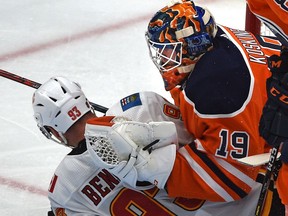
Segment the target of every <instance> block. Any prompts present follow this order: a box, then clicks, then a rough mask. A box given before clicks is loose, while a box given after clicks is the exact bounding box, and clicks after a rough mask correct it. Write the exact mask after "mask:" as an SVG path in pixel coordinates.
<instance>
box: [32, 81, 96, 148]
mask: <svg viewBox="0 0 288 216" xmlns="http://www.w3.org/2000/svg"><path fill="white" fill-rule="evenodd" d="M32 106H33V110H34V118H35V120H36V122H37V126H38V127H39V129H40V130H41V132H42V133H43V134H44V135H45V136H46V137H47V138H48V139H52V140H54V141H56V142H58V143H61V144H67V141H66V139H65V138H64V137H63V134H64V133H65V132H66V131H67V130H68V129H69V128H70V127H71V126H72V125H73V124H74V123H75V122H76V121H77V120H78V119H80V118H81V117H82V116H83V115H84V114H85V113H87V112H89V111H90V110H91V106H90V104H89V102H88V100H87V98H86V96H85V95H84V93H83V91H82V90H81V87H80V85H79V84H78V83H76V82H73V81H70V80H69V79H67V78H65V77H60V76H59V77H52V78H50V79H49V80H48V81H47V82H45V83H44V84H42V85H41V86H40V87H39V88H38V89H37V90H36V91H35V92H34V94H33V99H32ZM45 126H50V127H52V128H53V129H55V130H56V131H57V132H58V133H59V135H60V136H61V137H62V139H63V141H58V140H57V139H56V140H55V139H54V138H53V137H52V133H51V132H50V131H49V130H48V129H47V127H45Z"/></svg>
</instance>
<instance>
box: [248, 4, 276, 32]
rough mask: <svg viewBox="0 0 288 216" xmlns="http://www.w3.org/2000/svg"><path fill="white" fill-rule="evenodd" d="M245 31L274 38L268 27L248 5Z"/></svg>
mask: <svg viewBox="0 0 288 216" xmlns="http://www.w3.org/2000/svg"><path fill="white" fill-rule="evenodd" d="M245 30H246V31H249V32H252V33H253V34H255V35H259V34H260V35H266V36H274V34H273V33H272V32H271V31H270V30H269V28H268V27H266V26H265V25H264V24H263V23H262V22H261V21H260V20H259V19H258V18H257V17H256V16H255V15H254V14H253V13H252V12H251V11H250V9H249V7H248V5H247V4H246V17H245Z"/></svg>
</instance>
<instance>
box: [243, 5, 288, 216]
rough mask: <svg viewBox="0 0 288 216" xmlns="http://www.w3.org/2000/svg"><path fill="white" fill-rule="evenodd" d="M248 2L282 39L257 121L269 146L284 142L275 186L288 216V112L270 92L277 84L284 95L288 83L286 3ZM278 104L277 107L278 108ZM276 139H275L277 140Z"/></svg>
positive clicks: (272, 59)
mask: <svg viewBox="0 0 288 216" xmlns="http://www.w3.org/2000/svg"><path fill="white" fill-rule="evenodd" d="M247 4H248V6H249V8H250V10H251V11H252V12H253V13H254V14H255V15H256V16H257V17H258V18H259V19H260V20H261V21H262V22H263V23H264V24H265V25H267V26H268V27H269V29H271V30H272V32H273V33H274V34H275V35H276V36H277V37H278V38H279V39H280V40H281V42H282V53H281V55H280V56H277V55H273V56H272V57H270V58H268V63H269V64H268V65H269V68H270V70H271V72H272V73H273V75H272V77H271V79H269V80H268V82H267V84H268V85H267V90H268V91H267V92H268V95H270V97H269V98H268V101H267V103H266V106H265V108H264V110H263V117H262V121H261V122H260V133H261V135H262V136H263V137H264V138H265V139H266V141H267V142H268V143H269V144H270V145H274V146H279V145H280V141H281V142H282V141H284V144H283V146H282V151H281V153H282V161H283V163H282V168H281V169H280V171H279V175H278V180H277V189H278V192H279V196H280V197H281V200H282V203H283V204H285V206H286V215H287V216H288V193H287V188H288V181H287V179H288V139H287V138H288V137H287V136H286V135H287V134H288V122H287V121H286V122H285V121H283V119H286V118H285V116H287V112H288V111H287V107H283V104H282V103H281V101H279V100H274V98H273V97H272V95H271V94H270V90H271V88H272V87H273V86H275V84H276V85H277V86H278V87H280V88H278V91H279V89H281V90H280V91H281V94H282V95H287V93H286V91H287V90H288V87H287V85H286V84H285V82H288V80H287V79H286V78H285V79H284V80H282V77H283V76H284V74H287V73H288V48H287V47H288V4H287V1H275V0H265V1H262V0H247ZM271 83H272V84H271ZM277 107H279V108H278V109H277ZM285 110H286V111H285ZM276 113H278V114H276ZM280 114H281V115H282V116H284V117H282V118H278V119H276V117H275V116H277V115H278V116H279V115H280ZM274 118H275V119H274ZM273 121H274V122H277V123H278V125H280V127H279V128H278V129H277V130H278V133H275V128H273V127H271V125H270V124H269V123H270V122H273ZM281 121H282V122H281ZM274 125H276V124H274ZM279 131H282V134H281V133H279ZM283 133H284V134H283ZM276 136H278V137H282V139H275V138H276ZM276 140H278V142H277V141H276Z"/></svg>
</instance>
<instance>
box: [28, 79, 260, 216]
mask: <svg viewBox="0 0 288 216" xmlns="http://www.w3.org/2000/svg"><path fill="white" fill-rule="evenodd" d="M33 110H34V117H35V120H36V122H37V125H38V127H39V128H40V130H41V131H42V133H43V134H44V135H45V136H46V137H47V138H48V139H51V140H53V141H55V142H57V143H60V144H63V145H65V146H69V147H71V148H72V150H71V152H70V153H69V154H68V155H67V156H65V158H64V159H63V160H62V162H61V163H60V164H59V166H58V168H57V169H56V171H55V174H54V176H53V178H52V180H51V183H50V186H49V193H48V197H49V200H50V203H51V207H52V210H53V212H54V214H55V215H57V216H60V215H61V216H62V215H68V216H73V215H83V216H84V215H85V216H92V215H93V216H95V215H101V216H105V215H107V216H108V215H112V216H113V215H114V216H115V215H119V216H123V215H125V216H129V215H147V216H149V215H153V216H154V215H162V216H165V215H167V216H168V215H170V216H171V215H181V216H193V215H198V216H200V215H201V216H202V215H213V216H215V215H219V216H220V215H221V216H223V215H224V216H225V215H230V214H231V212H233V211H238V212H240V213H239V214H238V215H243V216H247V215H253V212H254V208H255V205H256V201H257V197H258V194H259V190H260V186H259V185H257V184H256V185H255V187H254V190H253V193H250V194H249V196H247V197H246V198H245V199H242V200H239V201H235V202H226V203H225V202H220V203H215V202H209V201H202V200H198V199H185V198H169V197H168V195H167V193H166V191H165V190H163V189H162V190H159V189H158V188H156V187H151V185H150V184H149V185H148V186H145V185H147V184H145V182H142V183H143V184H142V187H141V185H140V186H138V189H139V190H140V189H147V190H141V191H140V192H137V191H135V190H131V189H129V188H127V187H125V185H126V184H125V182H122V181H121V179H119V178H117V177H115V176H113V175H112V174H110V173H109V172H108V171H107V169H103V168H102V167H100V166H97V157H94V156H93V154H91V151H90V150H91V146H92V145H90V142H93V140H92V139H90V140H89V141H88V142H87V143H88V144H86V142H85V139H84V133H86V135H87V134H89V133H91V131H92V132H93V127H94V125H92V128H91V127H87V128H88V129H87V128H86V132H85V131H84V130H85V124H86V121H88V122H95V121H98V122H102V123H103V122H105V121H107V119H109V122H110V120H112V122H113V123H114V124H120V125H121V126H122V127H119V128H118V129H119V130H120V132H121V130H124V132H125V133H129V135H130V137H131V138H133V140H134V141H137V140H138V142H139V141H141V140H142V141H143V140H144V141H145V142H146V141H147V140H149V139H152V140H154V138H157V139H158V141H157V142H158V143H157V144H156V145H159V143H161V142H162V144H163V143H164V144H165V142H166V143H168V145H167V146H168V147H167V146H165V145H164V147H167V148H168V149H172V151H170V152H172V154H173V155H175V150H176V147H175V145H174V143H177V140H176V139H175V137H176V135H177V134H178V142H179V144H185V143H190V142H191V141H192V138H191V134H189V133H188V132H187V131H186V130H185V127H184V126H183V122H182V120H181V115H180V112H179V109H178V108H177V107H176V106H175V105H172V104H171V103H169V102H168V101H167V100H165V99H164V98H162V97H161V96H159V95H157V94H155V93H152V92H142V93H136V94H133V95H130V96H128V97H125V98H123V99H122V100H120V101H119V102H118V103H116V104H115V105H113V106H112V107H111V108H110V109H109V110H108V112H107V115H110V116H111V115H113V116H115V115H117V117H115V118H114V117H110V116H107V117H98V118H97V117H96V115H95V113H94V111H93V109H91V107H90V104H89V101H88V100H87V98H86V96H85V95H84V93H83V91H82V90H81V88H80V85H79V84H77V83H75V82H73V81H70V80H69V79H67V78H64V77H52V78H51V79H49V80H48V81H47V82H45V83H44V84H43V85H41V87H40V88H39V89H37V90H36V91H35V93H34V95H33ZM124 120H125V121H124ZM128 120H129V121H128ZM130 120H134V121H130ZM122 121H123V122H124V123H123V124H122V123H121V122H122ZM135 121H140V122H146V123H145V124H144V123H142V124H141V123H140V122H138V123H137V122H135ZM155 121H165V122H157V123H155ZM171 121H172V122H174V123H172V122H171ZM109 122H107V123H105V124H104V125H106V126H107V125H110V124H112V123H111V122H110V123H109ZM117 122H118V123H117ZM125 122H126V123H125ZM127 122H128V123H129V124H127ZM130 123H131V124H130ZM148 123H149V124H148ZM171 123H172V124H171ZM123 125H124V126H125V125H126V127H124V126H123ZM127 125H128V126H127ZM174 125H175V126H176V127H175V126H174ZM90 126H91V125H90ZM144 126H145V127H144ZM123 128H124V129H123ZM175 128H176V130H177V133H176V130H175ZM97 132H99V130H98V129H97V130H96V131H94V133H97ZM118 132H119V131H118ZM118 132H117V133H118ZM120 132H119V133H120ZM124 132H123V135H122V136H123V137H124V135H125V134H124ZM117 133H114V136H112V139H109V140H106V141H107V142H106V141H105V140H104V139H103V136H102V138H101V145H102V146H105V147H107V148H106V149H105V151H108V150H109V147H110V146H106V144H109V142H108V141H110V140H113V139H114V138H115V137H116V136H115V134H116V135H117ZM131 134H132V135H133V136H131ZM104 136H105V134H104ZM119 140H120V141H121V139H119ZM159 140H160V141H159ZM161 140H162V141H161ZM163 140H164V141H163ZM94 141H97V140H94ZM120 141H119V142H120ZM117 142H118V141H117ZM146 144H147V143H146ZM170 144H171V145H170ZM87 145H88V146H87ZM116 145H118V143H116ZM119 145H120V143H119ZM87 148H88V151H87ZM153 148H154V146H153ZM151 149H152V148H151ZM162 149H165V148H162ZM120 150H121V149H120ZM149 151H150V150H149ZM155 152H156V153H157V151H155ZM173 152H174V153H173ZM91 155H92V156H91ZM103 155H105V154H103ZM159 157H160V158H161V157H162V158H163V157H165V155H159ZM168 160H170V158H168ZM122 173H123V170H122ZM220 209H221V211H220ZM51 214H52V213H51V212H50V215H51Z"/></svg>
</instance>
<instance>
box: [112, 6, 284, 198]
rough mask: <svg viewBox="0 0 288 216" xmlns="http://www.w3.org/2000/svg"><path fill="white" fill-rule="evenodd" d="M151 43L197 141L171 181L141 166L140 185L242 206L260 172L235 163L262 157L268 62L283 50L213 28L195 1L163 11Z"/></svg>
mask: <svg viewBox="0 0 288 216" xmlns="http://www.w3.org/2000/svg"><path fill="white" fill-rule="evenodd" d="M146 39H147V43H148V47H149V50H150V56H151V58H152V61H153V62H154V63H155V65H156V66H157V68H158V69H159V71H160V73H161V76H162V78H163V81H164V84H165V89H166V90H167V91H170V92H171V95H172V97H173V98H174V101H175V104H176V105H177V106H179V107H180V111H181V114H182V118H183V121H184V124H185V126H186V128H187V129H188V131H189V132H190V133H191V134H193V136H194V137H195V140H194V142H192V143H190V144H189V145H186V146H184V147H183V148H181V149H179V151H178V152H177V154H176V157H175V160H174V161H172V159H171V160H170V163H169V162H168V161H167V162H166V164H165V165H166V166H169V165H171V163H173V168H172V171H171V172H170V173H168V175H169V174H170V175H169V176H165V177H163V173H161V176H157V174H156V172H153V171H154V170H157V171H159V170H161V169H160V168H158V169H156V168H155V167H154V170H153V171H151V176H148V174H147V170H146V169H148V168H149V166H148V167H147V164H146V165H145V166H146V167H145V166H144V167H142V166H141V165H138V162H136V166H135V167H136V170H137V171H138V179H141V180H145V179H146V180H149V181H150V182H151V183H155V184H157V185H158V187H160V188H166V190H167V192H168V194H169V196H172V197H177V196H182V197H188V198H199V199H205V200H211V201H215V202H217V201H233V200H240V199H242V198H244V197H245V196H247V194H249V192H250V191H251V189H252V188H253V184H254V180H255V179H256V176H257V174H258V171H259V167H247V166H245V165H243V164H239V163H238V162H237V161H236V159H238V158H242V157H246V156H250V155H255V154H260V153H263V152H264V147H265V140H264V139H263V138H262V137H261V136H260V134H259V130H258V124H259V121H260V117H261V113H262V108H263V107H264V104H265V102H266V100H267V95H266V79H267V78H268V77H270V76H271V73H270V71H269V70H268V67H267V61H266V56H271V55H272V54H277V55H278V54H279V53H280V45H281V44H280V42H279V41H278V40H277V39H276V38H266V37H256V36H254V35H253V34H251V33H249V32H246V31H243V30H238V29H233V28H228V27H225V26H221V25H216V23H215V21H214V18H213V16H212V14H211V13H210V12H209V11H208V10H207V9H204V8H201V7H199V6H195V5H194V3H193V2H192V1H185V2H182V1H172V3H171V4H169V5H168V6H166V7H164V8H162V9H161V10H159V11H158V12H157V13H156V14H155V15H154V16H153V18H152V19H151V20H150V22H149V25H148V31H147V33H146ZM152 153H153V152H152ZM151 157H152V156H151ZM155 160H156V159H155ZM128 163H129V162H128ZM140 164H141V163H140ZM155 164H157V163H156V162H154V165H155ZM159 164H160V163H159ZM116 170H117V169H116ZM167 171H168V172H169V170H167ZM111 172H114V171H113V170H111ZM143 173H144V174H143ZM152 173H153V174H152ZM116 175H117V173H116ZM153 175H154V176H153ZM143 176H144V178H143ZM166 180H167V182H166Z"/></svg>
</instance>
